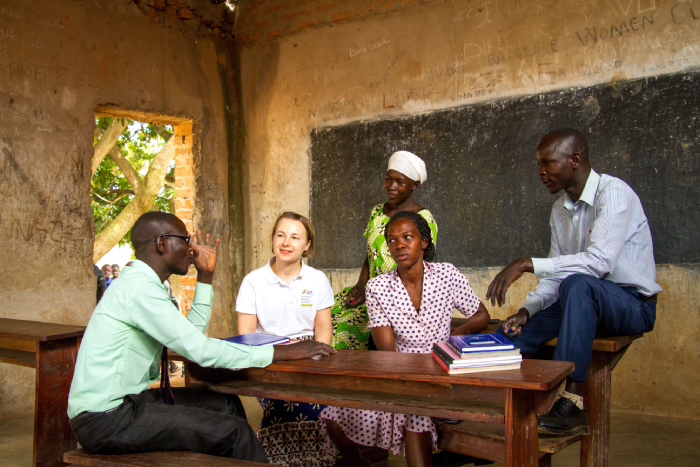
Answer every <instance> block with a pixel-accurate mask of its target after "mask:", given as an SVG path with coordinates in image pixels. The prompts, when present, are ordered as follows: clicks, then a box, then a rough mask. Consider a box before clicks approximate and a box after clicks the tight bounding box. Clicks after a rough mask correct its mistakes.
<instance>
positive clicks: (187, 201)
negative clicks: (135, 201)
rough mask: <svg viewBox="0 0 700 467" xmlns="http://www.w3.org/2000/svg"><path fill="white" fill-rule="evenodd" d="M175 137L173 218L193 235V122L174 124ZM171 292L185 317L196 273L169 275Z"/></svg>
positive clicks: (195, 280) (191, 296) (190, 300)
mask: <svg viewBox="0 0 700 467" xmlns="http://www.w3.org/2000/svg"><path fill="white" fill-rule="evenodd" d="M173 130H174V131H173V136H172V137H173V138H175V215H176V216H177V217H179V218H180V219H182V222H184V223H185V227H187V231H188V232H190V233H194V225H193V224H192V217H193V214H194V189H193V179H194V178H193V175H192V123H185V124H182V125H176V126H175V127H174V128H173ZM170 283H171V285H172V286H173V293H174V294H175V297H176V298H177V299H178V301H179V302H180V311H181V312H182V314H183V315H185V316H187V314H188V313H189V311H190V306H191V304H192V299H193V298H194V289H195V285H196V284H197V273H196V272H195V269H194V266H191V267H190V270H189V272H188V273H187V275H186V276H179V278H178V277H177V276H172V279H171V281H170Z"/></svg>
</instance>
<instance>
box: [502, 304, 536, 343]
mask: <svg viewBox="0 0 700 467" xmlns="http://www.w3.org/2000/svg"><path fill="white" fill-rule="evenodd" d="M529 318H530V312H529V311H527V309H526V308H521V309H519V310H518V312H517V313H516V314H514V315H512V316H509V317H508V318H506V321H505V322H504V323H503V331H504V332H505V333H506V334H507V335H508V337H516V336H519V335H520V333H521V332H522V330H523V326H525V323H527V320H528V319H529Z"/></svg>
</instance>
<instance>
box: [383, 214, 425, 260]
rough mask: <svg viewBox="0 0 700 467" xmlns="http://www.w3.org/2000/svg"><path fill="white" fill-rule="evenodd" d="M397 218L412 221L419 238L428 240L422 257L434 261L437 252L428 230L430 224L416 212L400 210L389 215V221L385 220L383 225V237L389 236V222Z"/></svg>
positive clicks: (391, 222)
mask: <svg viewBox="0 0 700 467" xmlns="http://www.w3.org/2000/svg"><path fill="white" fill-rule="evenodd" d="M399 219H409V220H410V221H412V222H413V224H414V225H415V226H416V229H418V233H419V234H420V236H421V238H425V239H426V240H428V246H427V247H425V250H423V259H424V260H425V261H427V262H429V263H432V262H434V261H435V258H436V256H437V254H436V253H435V243H434V242H433V232H432V231H431V230H430V225H428V221H426V220H425V219H424V218H423V216H421V215H420V214H418V213H417V212H413V211H400V212H397V213H396V214H394V215H393V216H391V219H389V222H387V224H386V226H385V227H384V238H387V237H388V236H389V227H390V226H391V224H393V223H394V222H396V221H397V220H399Z"/></svg>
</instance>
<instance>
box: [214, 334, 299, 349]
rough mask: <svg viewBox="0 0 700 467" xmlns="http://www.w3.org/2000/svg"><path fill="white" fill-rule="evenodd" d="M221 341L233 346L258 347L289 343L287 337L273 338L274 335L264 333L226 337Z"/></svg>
mask: <svg viewBox="0 0 700 467" xmlns="http://www.w3.org/2000/svg"><path fill="white" fill-rule="evenodd" d="M222 340H224V341H226V342H233V343H234V344H242V345H254V346H260V345H277V344H284V343H287V342H289V337H285V336H275V335H274V334H267V333H265V332H249V333H247V334H241V335H238V336H233V337H227V338H226V339H222Z"/></svg>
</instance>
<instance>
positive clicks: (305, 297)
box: [301, 289, 314, 306]
mask: <svg viewBox="0 0 700 467" xmlns="http://www.w3.org/2000/svg"><path fill="white" fill-rule="evenodd" d="M313 295H314V293H313V291H311V290H309V289H304V290H302V291H301V306H313V303H312V300H313Z"/></svg>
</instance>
